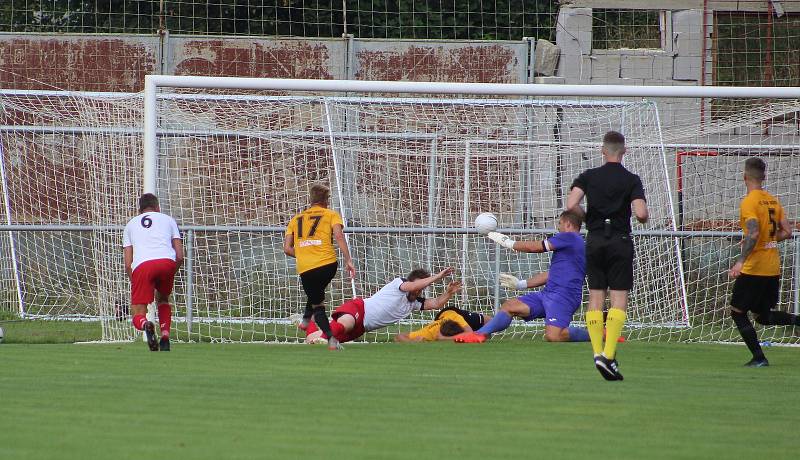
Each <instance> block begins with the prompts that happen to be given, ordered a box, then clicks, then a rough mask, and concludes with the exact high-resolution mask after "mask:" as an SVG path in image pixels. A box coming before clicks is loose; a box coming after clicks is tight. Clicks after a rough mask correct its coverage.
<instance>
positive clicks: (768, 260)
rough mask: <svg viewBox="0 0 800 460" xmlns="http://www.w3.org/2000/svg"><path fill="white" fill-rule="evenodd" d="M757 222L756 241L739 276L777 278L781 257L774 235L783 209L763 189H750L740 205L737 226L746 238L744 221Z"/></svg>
mask: <svg viewBox="0 0 800 460" xmlns="http://www.w3.org/2000/svg"><path fill="white" fill-rule="evenodd" d="M750 219H756V220H757V221H758V240H757V241H756V245H755V247H754V248H753V251H752V252H751V253H750V254H749V255H748V256H747V259H745V261H744V266H743V267H742V273H745V274H748V275H758V276H777V275H780V272H781V258H780V253H779V252H778V242H777V240H776V239H775V235H776V234H777V232H778V226H779V224H780V222H781V220H783V206H781V203H780V202H779V201H778V199H777V198H775V197H774V196H772V195H771V194H770V193H769V192H767V191H766V190H752V191H750V193H748V194H747V196H745V197H744V199H742V202H741V203H740V204H739V223H740V224H741V226H742V230H743V231H744V234H745V235H747V225H746V222H747V221H748V220H750Z"/></svg>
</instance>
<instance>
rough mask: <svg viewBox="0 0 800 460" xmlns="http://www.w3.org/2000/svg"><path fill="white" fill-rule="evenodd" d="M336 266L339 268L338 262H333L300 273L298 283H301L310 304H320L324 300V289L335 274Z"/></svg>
mask: <svg viewBox="0 0 800 460" xmlns="http://www.w3.org/2000/svg"><path fill="white" fill-rule="evenodd" d="M337 268H339V263H338V262H334V263H332V264H328V265H323V266H321V267H317V268H312V269H311V270H308V271H304V272H303V273H301V274H300V283H301V284H302V285H303V290H304V291H306V296H307V297H308V301H309V302H311V305H322V302H324V301H325V289H327V288H328V285H329V284H330V283H331V280H332V279H333V277H334V276H336V269H337Z"/></svg>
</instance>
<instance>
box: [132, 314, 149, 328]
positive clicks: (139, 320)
mask: <svg viewBox="0 0 800 460" xmlns="http://www.w3.org/2000/svg"><path fill="white" fill-rule="evenodd" d="M132 322H133V327H135V328H136V329H138V330H140V331H143V330H144V323H146V322H147V317H146V316H144V315H133V321H132Z"/></svg>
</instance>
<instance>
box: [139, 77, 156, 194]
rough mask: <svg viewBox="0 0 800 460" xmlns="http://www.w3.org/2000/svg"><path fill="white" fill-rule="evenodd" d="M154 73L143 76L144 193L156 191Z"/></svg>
mask: <svg viewBox="0 0 800 460" xmlns="http://www.w3.org/2000/svg"><path fill="white" fill-rule="evenodd" d="M154 77H156V76H154V75H147V76H145V78H144V139H143V143H144V171H143V176H144V183H143V184H142V187H143V191H144V193H156V167H157V161H158V160H157V159H158V137H157V136H156V129H157V128H158V113H157V110H158V107H157V103H158V101H157V100H156V91H157V90H158V86H157V84H156V83H155V78H154Z"/></svg>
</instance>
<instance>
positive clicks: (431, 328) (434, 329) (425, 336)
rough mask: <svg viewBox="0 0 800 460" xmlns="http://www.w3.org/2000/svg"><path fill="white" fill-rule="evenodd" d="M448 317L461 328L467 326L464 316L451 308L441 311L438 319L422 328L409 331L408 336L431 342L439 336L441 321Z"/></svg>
mask: <svg viewBox="0 0 800 460" xmlns="http://www.w3.org/2000/svg"><path fill="white" fill-rule="evenodd" d="M448 319H449V320H450V321H455V322H456V323H458V325H459V326H461V327H462V328H465V329H466V328H468V327H469V324H467V322H466V321H465V320H464V318H462V317H461V315H459V314H458V313H456V312H454V311H452V310H448V311H445V312H443V313H442V314H441V315H440V316H439V319H437V320H436V321H433V322H430V323H428V324H426V325H425V326H424V327H423V328H422V329H417V330H416V331H411V332H409V333H408V337H409V338H410V339H412V340H413V339H416V338H418V337H422V340H424V341H426V342H433V341H435V340H436V339H437V338H439V330H440V329H441V328H442V322H444V321H445V320H448Z"/></svg>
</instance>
